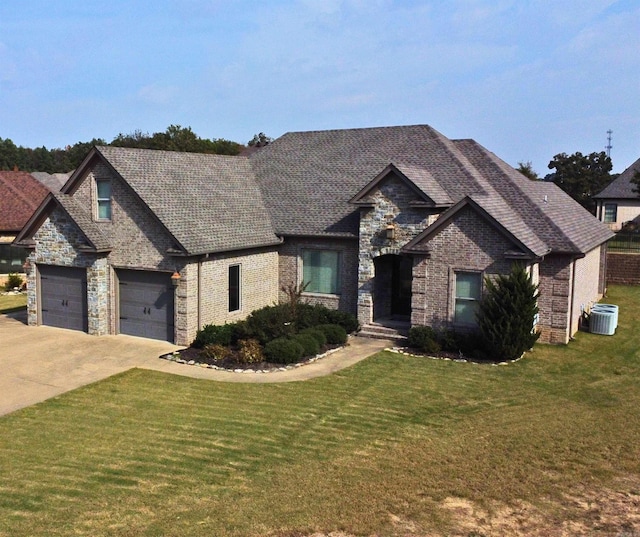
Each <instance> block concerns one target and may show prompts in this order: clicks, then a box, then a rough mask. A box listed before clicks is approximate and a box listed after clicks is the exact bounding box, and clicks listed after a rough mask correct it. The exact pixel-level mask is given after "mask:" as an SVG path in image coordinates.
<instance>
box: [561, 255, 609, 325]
mask: <svg viewBox="0 0 640 537" xmlns="http://www.w3.org/2000/svg"><path fill="white" fill-rule="evenodd" d="M600 262H601V248H600V247H598V248H594V249H593V250H591V251H590V252H589V253H587V255H586V256H585V257H584V258H582V259H576V261H575V265H574V271H575V275H574V287H573V289H574V290H573V303H572V312H573V315H572V318H571V327H570V330H571V331H570V333H569V335H570V336H573V334H575V333H576V332H577V331H578V329H579V328H580V317H581V314H582V312H583V311H587V310H589V309H590V308H591V306H592V305H593V304H594V303H595V302H597V301H598V300H600V299H601V298H602V291H601V290H600Z"/></svg>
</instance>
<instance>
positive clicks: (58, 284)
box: [38, 265, 88, 332]
mask: <svg viewBox="0 0 640 537" xmlns="http://www.w3.org/2000/svg"><path fill="white" fill-rule="evenodd" d="M38 270H39V272H40V307H41V311H42V324H45V325H47V326H57V327H58V328H70V329H72V330H84V331H85V332H86V331H87V324H88V323H87V271H86V270H85V269H80V268H71V267H54V266H52V265H38Z"/></svg>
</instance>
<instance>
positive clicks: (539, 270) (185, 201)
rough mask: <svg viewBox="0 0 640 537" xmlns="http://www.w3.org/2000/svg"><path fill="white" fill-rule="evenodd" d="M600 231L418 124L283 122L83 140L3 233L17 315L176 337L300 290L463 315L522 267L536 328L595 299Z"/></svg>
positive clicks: (367, 308)
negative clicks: (9, 236) (32, 208)
mask: <svg viewBox="0 0 640 537" xmlns="http://www.w3.org/2000/svg"><path fill="white" fill-rule="evenodd" d="M611 236H612V233H611V232H610V231H609V230H608V229H607V227H606V226H605V225H603V224H601V223H600V222H598V220H597V219H596V218H594V217H593V216H592V215H590V214H589V213H588V212H587V211H586V210H584V209H583V208H582V207H581V206H580V205H579V204H577V203H576V202H574V201H573V200H572V199H571V198H570V197H569V196H567V195H566V194H565V193H564V192H562V191H561V190H560V189H559V188H557V187H556V186H555V185H553V184H549V183H544V182H534V181H530V180H529V179H527V178H525V177H524V176H523V175H521V174H519V173H518V172H517V171H516V170H514V169H513V168H511V167H510V166H509V165H507V164H506V163H504V162H503V161H501V160H500V159H499V158H498V157H496V156H495V155H494V154H493V153H491V152H489V151H488V150H487V149H485V148H484V147H482V146H480V145H479V144H477V143H476V142H474V141H473V140H449V139H448V138H446V137H445V136H443V135H442V134H440V133H439V132H437V131H436V130H434V129H432V128H431V127H429V126H426V125H417V126H407V127H383V128H369V129H347V130H333V131H316V132H297V133H288V134H285V135H284V136H282V137H281V138H279V139H276V140H274V141H272V142H271V143H270V144H268V145H266V146H265V147H262V148H260V150H258V151H255V152H253V153H251V154H250V155H249V156H242V157H229V156H219V155H199V154H191V153H171V152H163V151H150V150H141V149H126V148H116V147H95V148H93V149H92V150H91V151H90V153H89V154H88V155H87V157H86V158H85V159H84V161H83V163H82V164H81V165H80V166H79V167H78V169H77V170H76V171H75V172H74V173H73V175H72V176H71V177H70V179H69V181H68V182H67V183H66V184H65V186H64V187H63V188H62V190H61V192H60V193H51V194H49V195H48V196H47V198H46V199H45V200H44V201H43V203H42V204H41V205H40V207H39V208H38V210H37V211H36V212H35V213H34V214H33V216H32V218H31V219H30V221H29V222H28V223H27V224H26V225H25V227H24V228H23V229H22V231H21V232H20V234H19V236H18V237H17V239H16V243H17V244H19V245H22V246H24V247H26V248H28V249H30V254H29V270H28V277H29V292H28V318H29V323H30V324H50V325H54V326H61V327H66V328H74V329H78V330H85V331H88V332H89V333H91V334H116V333H126V334H132V335H139V336H144V337H152V338H160V339H168V340H171V341H174V342H175V343H177V344H189V343H190V342H191V341H192V340H193V338H194V336H195V333H196V331H197V330H198V328H200V327H202V326H203V325H205V324H210V323H215V324H222V323H225V322H233V321H235V320H239V319H242V318H244V317H246V315H248V314H249V313H250V312H251V311H252V310H254V309H256V308H259V307H261V306H265V305H268V304H272V303H274V302H277V301H278V300H283V299H285V298H286V295H285V293H284V291H283V290H282V288H283V287H287V286H290V285H299V284H301V283H303V282H304V283H305V284H306V288H305V292H304V297H305V299H306V300H308V301H311V302H315V303H322V304H325V305H326V306H328V307H330V308H338V309H341V310H344V311H349V312H353V313H357V315H358V318H359V320H360V321H361V323H362V324H365V325H366V324H369V323H372V322H374V321H380V320H383V319H388V318H395V319H400V320H404V321H406V322H407V323H409V322H410V323H411V324H413V325H430V326H433V327H435V328H443V327H452V328H456V329H461V330H464V329H469V328H472V327H473V326H474V324H475V311H476V309H477V306H478V301H479V299H480V298H481V295H482V289H483V285H484V283H483V282H484V277H485V276H491V275H496V274H500V273H505V272H508V271H509V270H510V269H511V266H512V265H513V263H520V264H522V265H524V266H525V267H526V268H527V270H528V271H529V273H530V274H531V275H532V277H533V278H534V280H535V281H536V282H537V283H539V286H540V298H539V308H540V315H539V320H538V328H539V329H540V330H541V332H542V335H541V338H542V340H543V341H547V342H552V343H566V342H567V341H568V340H569V338H570V336H571V335H572V334H573V333H575V331H576V330H577V329H578V324H579V319H580V316H581V312H582V310H583V309H584V308H587V307H588V306H589V305H590V304H591V303H593V302H595V301H597V300H599V299H600V298H601V297H602V294H603V292H604V286H605V253H606V241H607V240H608V239H609V238H611Z"/></svg>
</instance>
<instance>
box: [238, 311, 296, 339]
mask: <svg viewBox="0 0 640 537" xmlns="http://www.w3.org/2000/svg"><path fill="white" fill-rule="evenodd" d="M293 321H294V319H293V313H292V311H291V307H290V306H289V304H278V305H276V306H265V307H264V308H260V309H259V310H255V311H254V312H253V313H252V314H251V315H249V317H247V319H246V320H245V322H244V326H243V328H242V330H243V332H244V334H243V336H244V337H243V339H244V338H251V339H257V340H258V341H259V342H260V343H261V344H262V345H265V344H266V343H268V342H269V341H272V340H274V339H278V338H281V337H286V336H292V335H293V334H295V325H294V322H293Z"/></svg>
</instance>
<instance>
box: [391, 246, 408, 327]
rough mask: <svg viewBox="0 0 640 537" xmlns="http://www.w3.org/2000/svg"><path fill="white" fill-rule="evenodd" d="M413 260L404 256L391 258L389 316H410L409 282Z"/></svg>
mask: <svg viewBox="0 0 640 537" xmlns="http://www.w3.org/2000/svg"><path fill="white" fill-rule="evenodd" d="M412 269H413V259H412V258H411V257H408V256H405V255H397V256H393V275H392V279H391V287H392V290H391V315H393V316H398V317H408V316H410V315H411V280H412Z"/></svg>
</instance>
